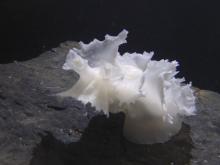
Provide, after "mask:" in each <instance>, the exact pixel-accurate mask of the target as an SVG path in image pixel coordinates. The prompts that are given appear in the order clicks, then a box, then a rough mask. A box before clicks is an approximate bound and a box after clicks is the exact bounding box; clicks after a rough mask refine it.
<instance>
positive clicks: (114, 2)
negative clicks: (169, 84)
mask: <svg viewBox="0 0 220 165" xmlns="http://www.w3.org/2000/svg"><path fill="white" fill-rule="evenodd" d="M219 8H220V6H219V5H218V4H217V3H214V1H204V0H184V1H183V0H182V1H180V0H172V1H168V0H160V1H158V0H136V1H135V0H123V1H122V0H87V1H86V0H78V1H76V0H35V1H34V0H1V1H0V40H1V47H0V55H1V58H0V60H1V63H9V62H13V61H14V60H18V61H23V60H27V59H31V58H33V57H37V56H38V55H39V54H40V53H42V52H44V51H46V50H50V49H51V48H53V47H57V46H58V45H59V43H61V42H63V41H67V40H75V41H84V42H86V43H88V42H89V41H91V40H92V39H94V38H98V39H100V40H102V39H103V38H104V35H105V34H106V33H108V34H112V35H116V34H117V33H119V32H120V31H121V30H122V29H124V28H125V29H127V30H128V31H129V32H130V33H129V36H128V44H127V45H124V46H122V47H121V48H120V52H121V53H123V52H125V51H128V52H134V51H135V52H140V53H141V52H143V51H144V50H146V51H154V52H155V56H154V59H157V60H159V59H161V58H164V59H170V60H177V61H179V63H180V66H179V68H178V69H179V70H180V73H179V76H184V77H185V78H186V80H187V82H189V81H192V82H193V85H194V86H197V87H200V88H203V89H210V90H215V91H218V92H220V78H219V68H220V67H219V65H220V64H219V56H220V54H219V44H220V40H219V38H220V12H218V10H219Z"/></svg>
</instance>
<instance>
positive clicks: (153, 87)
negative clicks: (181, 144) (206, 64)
mask: <svg viewBox="0 0 220 165" xmlns="http://www.w3.org/2000/svg"><path fill="white" fill-rule="evenodd" d="M127 34H128V32H127V31H126V30H123V31H122V32H121V33H119V35H118V36H114V37H113V36H109V35H106V36H105V40H104V41H99V40H97V39H95V40H93V41H92V42H91V43H89V44H84V43H83V42H80V49H76V48H73V49H71V50H70V51H69V53H68V55H67V57H66V61H65V64H64V65H63V69H65V70H74V71H76V72H77V73H78V74H79V75H80V79H79V81H78V82H77V83H76V84H75V85H74V86H73V87H72V88H71V89H69V90H67V91H65V92H62V93H60V94H59V95H61V96H70V97H74V98H76V99H78V100H81V101H82V102H83V103H84V104H86V103H88V102H90V103H91V104H92V105H93V106H94V107H96V110H98V111H103V112H104V113H105V114H106V115H108V114H109V112H111V113H116V112H120V111H122V112H124V113H125V115H126V117H125V123H124V136H125V137H126V138H127V139H128V140H130V141H133V142H135V143H141V144H149V143H156V142H164V141H167V140H168V139H169V138H170V137H171V136H172V135H174V134H176V133H177V132H178V131H179V130H180V128H181V123H182V116H185V115H186V116H187V115H193V114H194V112H195V97H194V95H193V90H192V89H191V84H183V82H184V79H179V78H175V75H176V74H177V73H178V72H177V71H176V67H177V66H178V62H177V61H171V62H169V61H168V60H160V61H155V60H151V58H152V56H153V53H152V52H150V53H147V52H144V53H143V54H139V53H125V54H123V55H120V53H119V52H118V48H119V46H120V45H121V44H124V43H126V38H127Z"/></svg>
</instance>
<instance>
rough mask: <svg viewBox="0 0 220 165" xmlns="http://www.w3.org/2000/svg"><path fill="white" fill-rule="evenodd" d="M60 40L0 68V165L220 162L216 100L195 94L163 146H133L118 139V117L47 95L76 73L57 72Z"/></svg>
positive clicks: (63, 87) (60, 60) (62, 50)
mask: <svg viewBox="0 0 220 165" xmlns="http://www.w3.org/2000/svg"><path fill="white" fill-rule="evenodd" d="M77 46H78V44H77V43H75V42H66V43H63V44H61V45H60V46H59V47H58V48H55V49H53V50H51V51H48V52H45V53H43V54H42V55H41V56H39V57H38V58H36V59H33V60H30V61H26V62H14V63H11V64H2V65H0V165H69V164H76V165H81V164H86V165H90V164H91V165H94V164H96V165H99V164H100V165H113V164H114V165H142V164H149V165H157V164H158V165H186V164H191V165H196V164H199V165H200V164H209V165H219V164H220V147H219V146H220V95H219V94H217V93H215V92H211V91H205V90H199V89H197V90H196V91H195V92H196V95H197V109H198V112H197V115H196V116H191V117H188V118H186V120H185V121H184V123H183V126H182V129H181V130H180V132H179V133H178V134H177V135H176V136H174V137H173V138H172V139H171V140H170V141H168V142H166V143H164V144H153V145H137V144H133V143H130V142H128V141H127V140H126V139H124V137H123V135H122V126H123V120H124V116H123V114H114V115H110V117H109V118H106V117H105V116H104V115H103V114H102V113H98V112H95V110H94V109H93V108H92V107H91V106H90V105H83V104H82V103H80V102H79V101H77V100H74V99H72V98H60V97H57V96H56V95H55V94H56V93H58V92H61V91H64V90H66V89H68V88H70V87H71V86H72V85H73V83H74V82H76V81H77V79H78V75H77V74H76V73H74V72H72V71H64V70H62V69H61V68H62V65H63V63H64V60H65V56H66V53H67V52H68V49H69V48H72V47H77Z"/></svg>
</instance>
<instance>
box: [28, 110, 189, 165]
mask: <svg viewBox="0 0 220 165" xmlns="http://www.w3.org/2000/svg"><path fill="white" fill-rule="evenodd" d="M123 122H124V115H123V114H122V113H120V114H111V115H110V117H109V118H106V116H105V115H98V116H95V117H93V118H92V119H91V121H90V123H89V125H88V127H87V128H86V129H85V131H84V132H83V133H82V136H81V139H80V140H79V141H78V142H74V143H70V144H64V143H62V142H61V141H59V140H57V139H55V138H54V137H53V135H52V134H50V133H48V134H47V135H46V136H44V137H42V141H41V143H40V144H39V145H38V146H37V147H36V148H35V149H34V152H33V158H32V160H31V163H30V165H69V164H75V165H90V164H91V165H94V164H95V165H99V164H100V165H121V164H123V165H131V164H132V165H138V164H149V165H170V164H178V165H185V164H188V163H189V161H190V158H191V154H190V152H191V149H192V140H191V137H190V127H189V126H188V125H186V124H184V123H183V124H182V128H181V130H180V132H179V133H178V134H177V135H175V136H173V137H172V138H171V139H170V140H169V141H168V142H166V143H157V144H151V145H140V144H134V143H131V142H129V141H127V140H126V139H125V138H124V137H123Z"/></svg>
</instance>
